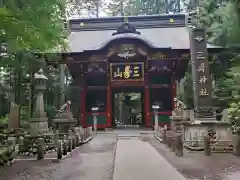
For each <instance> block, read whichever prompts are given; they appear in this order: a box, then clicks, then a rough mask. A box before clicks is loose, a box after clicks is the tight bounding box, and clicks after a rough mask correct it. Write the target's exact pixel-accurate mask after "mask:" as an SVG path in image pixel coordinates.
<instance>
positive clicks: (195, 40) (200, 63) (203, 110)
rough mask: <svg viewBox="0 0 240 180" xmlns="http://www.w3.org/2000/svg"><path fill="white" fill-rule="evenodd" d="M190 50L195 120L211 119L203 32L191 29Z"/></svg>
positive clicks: (208, 77) (210, 84)
mask: <svg viewBox="0 0 240 180" xmlns="http://www.w3.org/2000/svg"><path fill="white" fill-rule="evenodd" d="M189 37H190V50H191V61H192V75H193V90H194V105H195V112H196V114H195V116H196V118H203V119H206V118H207V119H208V118H213V116H214V113H213V111H212V110H211V100H212V98H211V94H212V80H211V77H210V72H209V61H208V51H207V41H206V37H205V31H204V30H203V29H199V28H193V29H191V31H190V36H189Z"/></svg>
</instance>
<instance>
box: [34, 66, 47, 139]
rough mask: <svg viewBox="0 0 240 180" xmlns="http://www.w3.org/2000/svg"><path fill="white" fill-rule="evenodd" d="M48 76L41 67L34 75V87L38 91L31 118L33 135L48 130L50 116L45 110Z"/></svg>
mask: <svg viewBox="0 0 240 180" xmlns="http://www.w3.org/2000/svg"><path fill="white" fill-rule="evenodd" d="M47 80H48V78H47V77H46V76H45V75H44V74H43V70H42V69H40V70H39V71H38V72H37V73H36V74H35V75H34V82H35V84H34V87H35V88H34V89H35V93H36V101H35V108H34V112H33V117H32V118H31V119H30V127H31V132H30V133H31V135H38V134H41V133H46V132H48V118H47V117H46V113H45V110H44V99H43V93H44V91H45V90H46V82H47Z"/></svg>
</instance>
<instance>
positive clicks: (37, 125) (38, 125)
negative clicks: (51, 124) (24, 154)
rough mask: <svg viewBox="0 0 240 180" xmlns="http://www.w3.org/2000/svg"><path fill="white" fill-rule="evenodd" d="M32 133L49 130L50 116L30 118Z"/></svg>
mask: <svg viewBox="0 0 240 180" xmlns="http://www.w3.org/2000/svg"><path fill="white" fill-rule="evenodd" d="M30 129H31V130H30V134H31V135H38V134H42V133H47V132H48V118H47V117H41V118H31V119H30Z"/></svg>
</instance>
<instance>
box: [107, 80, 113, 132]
mask: <svg viewBox="0 0 240 180" xmlns="http://www.w3.org/2000/svg"><path fill="white" fill-rule="evenodd" d="M106 113H107V127H108V128H110V127H112V92H111V87H110V85H109V84H108V86H107V112H106Z"/></svg>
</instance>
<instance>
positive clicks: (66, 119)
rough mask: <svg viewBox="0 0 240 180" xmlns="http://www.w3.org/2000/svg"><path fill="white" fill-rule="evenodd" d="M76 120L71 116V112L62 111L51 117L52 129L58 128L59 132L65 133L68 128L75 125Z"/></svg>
mask: <svg viewBox="0 0 240 180" xmlns="http://www.w3.org/2000/svg"><path fill="white" fill-rule="evenodd" d="M76 124H77V121H76V119H75V118H73V115H72V113H71V112H64V113H61V114H59V115H58V116H57V117H56V118H55V119H53V126H54V130H56V129H58V130H59V132H60V133H67V132H68V129H69V128H73V127H75V126H76Z"/></svg>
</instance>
